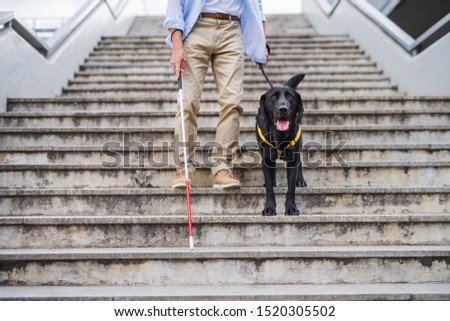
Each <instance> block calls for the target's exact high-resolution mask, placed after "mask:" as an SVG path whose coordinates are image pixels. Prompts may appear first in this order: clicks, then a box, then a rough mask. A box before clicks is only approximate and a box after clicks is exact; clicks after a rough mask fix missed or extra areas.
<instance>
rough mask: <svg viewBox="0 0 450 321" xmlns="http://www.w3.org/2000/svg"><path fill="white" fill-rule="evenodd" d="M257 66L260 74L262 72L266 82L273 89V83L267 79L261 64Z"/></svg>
mask: <svg viewBox="0 0 450 321" xmlns="http://www.w3.org/2000/svg"><path fill="white" fill-rule="evenodd" d="M258 65H259V69H261V72H262V74H263V76H264V78H266V81H267V83H268V84H269V86H270V88H273V87H274V86H273V83H272V82H271V81H270V79H269V77H268V76H267V74H266V71H265V70H264V68H263V66H262V64H258Z"/></svg>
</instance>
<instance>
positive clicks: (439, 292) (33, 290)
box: [0, 283, 450, 301]
mask: <svg viewBox="0 0 450 321" xmlns="http://www.w3.org/2000/svg"><path fill="white" fill-rule="evenodd" d="M449 288H450V284H448V283H438V284H405V283H387V284H386V283H385V284H383V283H380V284H357V285H356V284H327V285H313V284H302V285H240V286H237V285H235V286H223V285H219V286H159V287H157V286H4V287H0V300H2V301H17V300H33V301H35V300H45V301H59V300H89V301H94V300H101V301H113V300H120V301H122V300H123V301H129V300H139V301H166V300H168V301H179V300H181V301H182V300H186V299H187V298H189V299H190V300H193V301H203V300H206V301H215V300H218V301H225V300H234V301H238V300H239V301H276V300H281V301H315V300H319V301H334V300H338V301H347V300H349V301H350V300H352V301H355V300H357V301H365V300H367V301H375V300H383V301H393V300H395V301H422V300H423V301H430V300H438V301H439V300H446V301H448V300H450V291H449Z"/></svg>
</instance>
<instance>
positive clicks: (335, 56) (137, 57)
mask: <svg viewBox="0 0 450 321" xmlns="http://www.w3.org/2000/svg"><path fill="white" fill-rule="evenodd" d="M89 59H90V60H92V61H96V60H100V61H102V60H105V59H108V60H109V59H113V60H114V59H116V60H118V61H124V60H125V61H128V60H131V61H163V62H166V61H167V56H166V55H165V54H161V53H159V54H156V53H150V52H147V53H140V52H137V53H136V52H130V53H122V52H120V53H117V52H110V53H107V52H92V53H91V54H90V55H89ZM287 59H289V60H293V61H305V60H317V61H320V60H333V61H334V60H353V59H355V60H363V61H367V60H370V57H369V56H367V55H364V54H362V53H361V52H357V53H355V52H350V53H345V52H344V53H342V52H338V53H334V52H325V53H317V52H312V53H306V52H302V53H299V52H296V53H276V54H275V53H274V54H273V55H271V56H270V61H271V62H273V61H275V62H277V61H281V60H284V61H286V60H287ZM245 60H246V61H250V58H248V57H246V58H245Z"/></svg>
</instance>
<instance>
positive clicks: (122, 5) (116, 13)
mask: <svg viewBox="0 0 450 321" xmlns="http://www.w3.org/2000/svg"><path fill="white" fill-rule="evenodd" d="M103 1H104V2H105V3H106V5H107V6H108V8H109V11H111V14H112V15H113V17H114V19H117V18H118V17H119V16H120V14H121V13H122V11H123V9H125V7H126V5H127V1H124V0H122V1H119V3H117V4H116V6H115V7H112V6H111V4H110V3H109V1H108V0H103Z"/></svg>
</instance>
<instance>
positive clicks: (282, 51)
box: [91, 46, 365, 59]
mask: <svg viewBox="0 0 450 321" xmlns="http://www.w3.org/2000/svg"><path fill="white" fill-rule="evenodd" d="M171 52H172V51H171V49H170V48H169V47H167V46H151V47H148V48H131V47H130V48H114V47H95V48H93V50H92V52H91V55H97V54H99V55H137V54H141V55H158V56H166V57H167V58H169V57H170V54H171ZM364 53H365V51H364V50H362V49H361V48H358V47H355V46H352V47H350V48H349V47H344V48H339V47H338V48H336V47H334V48H333V47H324V46H321V47H320V48H315V47H311V46H297V47H284V48H278V47H277V49H276V50H274V51H273V52H272V51H271V57H277V56H279V55H297V56H298V57H301V56H302V55H317V56H320V55H324V54H327V55H335V56H340V55H348V54H352V55H363V54H364ZM246 59H248V58H246Z"/></svg>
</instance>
